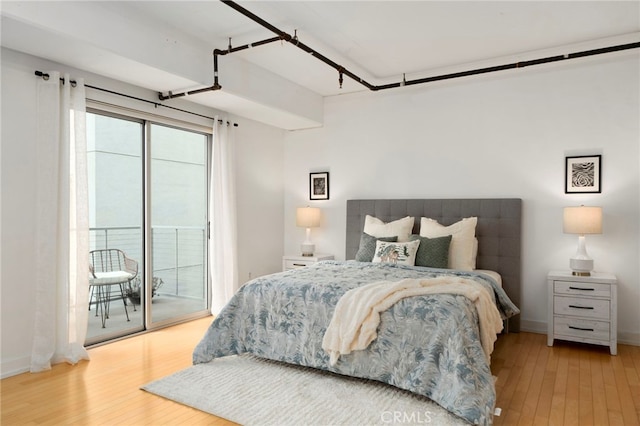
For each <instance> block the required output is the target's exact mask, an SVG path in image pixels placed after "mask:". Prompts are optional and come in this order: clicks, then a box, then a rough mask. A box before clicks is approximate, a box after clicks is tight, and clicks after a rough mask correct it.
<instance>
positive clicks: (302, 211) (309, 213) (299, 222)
mask: <svg viewBox="0 0 640 426" xmlns="http://www.w3.org/2000/svg"><path fill="white" fill-rule="evenodd" d="M296 226H299V227H301V228H316V227H318V226H320V209H319V208H317V207H298V210H297V211H296Z"/></svg>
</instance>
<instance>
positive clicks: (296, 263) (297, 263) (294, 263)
mask: <svg viewBox="0 0 640 426" xmlns="http://www.w3.org/2000/svg"><path fill="white" fill-rule="evenodd" d="M314 263H316V262H315V261H312V260H291V259H286V260H285V261H284V269H285V270H286V269H295V268H302V267H305V266H309V265H313V264H314Z"/></svg>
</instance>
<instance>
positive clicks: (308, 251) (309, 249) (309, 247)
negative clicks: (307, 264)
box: [300, 243, 316, 257]
mask: <svg viewBox="0 0 640 426" xmlns="http://www.w3.org/2000/svg"><path fill="white" fill-rule="evenodd" d="M300 250H301V251H302V255H303V256H305V257H311V256H313V252H314V251H315V250H316V245H315V244H309V243H302V244H300Z"/></svg>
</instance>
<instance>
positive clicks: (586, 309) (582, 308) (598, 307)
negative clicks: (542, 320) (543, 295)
mask: <svg viewBox="0 0 640 426" xmlns="http://www.w3.org/2000/svg"><path fill="white" fill-rule="evenodd" d="M609 309H610V302H609V301H608V300H601V299H588V298H581V297H565V296H555V297H554V298H553V313H554V314H556V315H574V316H579V317H588V318H596V319H603V320H609V319H610V310H609Z"/></svg>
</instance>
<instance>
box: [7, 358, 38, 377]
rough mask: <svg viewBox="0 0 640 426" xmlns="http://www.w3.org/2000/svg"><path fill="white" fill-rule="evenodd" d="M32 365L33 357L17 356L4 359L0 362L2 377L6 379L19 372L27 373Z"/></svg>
mask: <svg viewBox="0 0 640 426" xmlns="http://www.w3.org/2000/svg"><path fill="white" fill-rule="evenodd" d="M30 366H31V357H28V356H27V357H23V358H16V359H12V360H8V361H7V360H4V359H3V360H2V362H0V372H1V373H0V378H1V379H6V378H7V377H11V376H16V375H18V374H22V373H26V372H27V371H29V368H30Z"/></svg>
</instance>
